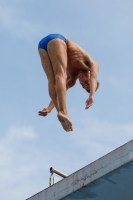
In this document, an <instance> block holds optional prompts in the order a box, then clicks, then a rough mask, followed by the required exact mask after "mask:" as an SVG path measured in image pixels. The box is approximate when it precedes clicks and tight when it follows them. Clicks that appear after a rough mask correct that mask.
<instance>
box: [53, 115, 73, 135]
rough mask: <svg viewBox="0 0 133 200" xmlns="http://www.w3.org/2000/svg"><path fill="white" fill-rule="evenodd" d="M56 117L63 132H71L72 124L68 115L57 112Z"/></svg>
mask: <svg viewBox="0 0 133 200" xmlns="http://www.w3.org/2000/svg"><path fill="white" fill-rule="evenodd" d="M57 117H58V119H59V121H60V122H61V125H62V127H63V128H64V130H65V131H67V132H68V131H73V127H72V122H71V121H70V119H69V117H68V115H65V114H63V113H61V112H59V113H58V115H57Z"/></svg>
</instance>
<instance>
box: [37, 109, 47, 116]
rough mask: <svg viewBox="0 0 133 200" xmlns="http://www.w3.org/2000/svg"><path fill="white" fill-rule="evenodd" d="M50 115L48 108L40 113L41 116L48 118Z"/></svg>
mask: <svg viewBox="0 0 133 200" xmlns="http://www.w3.org/2000/svg"><path fill="white" fill-rule="evenodd" d="M49 113H50V110H49V109H48V108H44V109H43V110H42V111H38V115H39V116H43V117H45V116H47V115H48V114H49Z"/></svg>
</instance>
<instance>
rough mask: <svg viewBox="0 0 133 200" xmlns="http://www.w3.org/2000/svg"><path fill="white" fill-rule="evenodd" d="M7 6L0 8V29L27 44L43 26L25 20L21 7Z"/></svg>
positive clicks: (30, 20) (37, 34)
mask: <svg viewBox="0 0 133 200" xmlns="http://www.w3.org/2000/svg"><path fill="white" fill-rule="evenodd" d="M7 5H8V4H7ZM7 5H6V4H5V5H2V6H1V7H0V24H1V29H3V30H6V31H7V32H9V33H10V34H12V35H14V36H16V37H18V38H21V39H24V40H26V41H28V42H29V41H30V40H32V39H33V38H36V37H38V36H39V34H40V32H41V31H40V30H41V29H42V28H41V27H42V26H43V25H42V23H41V22H39V21H35V20H32V19H28V18H26V17H25V11H24V10H23V9H22V8H21V7H17V6H16V7H12V6H9V5H8V6H7Z"/></svg>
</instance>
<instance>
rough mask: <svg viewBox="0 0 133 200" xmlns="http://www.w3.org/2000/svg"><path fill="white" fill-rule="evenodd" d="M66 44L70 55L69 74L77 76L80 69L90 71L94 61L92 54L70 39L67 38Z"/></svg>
mask: <svg viewBox="0 0 133 200" xmlns="http://www.w3.org/2000/svg"><path fill="white" fill-rule="evenodd" d="M66 44H67V57H68V62H67V71H68V74H69V76H70V77H71V78H72V77H75V76H77V74H78V72H79V70H86V71H90V70H91V62H93V59H92V58H91V57H90V55H89V54H88V53H87V52H86V51H85V50H83V49H82V48H81V47H80V46H78V45H77V44H76V43H74V42H72V41H71V40H69V39H67V43H66Z"/></svg>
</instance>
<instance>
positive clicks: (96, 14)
mask: <svg viewBox="0 0 133 200" xmlns="http://www.w3.org/2000/svg"><path fill="white" fill-rule="evenodd" d="M132 11H133V1H132V0H126V1H125V0H113V1H109V0H97V1H96V0H93V1H92V0H63V1H62V0H57V1H53V0H39V1H35V0H19V1H17V0H12V1H11V0H0V36H1V37H0V46H1V50H0V94H1V95H0V105H1V106H0V107H1V109H0V110H1V112H0V199H2V200H7V199H9V198H10V199H13V200H18V199H19V200H24V199H26V198H28V197H30V196H32V195H33V194H35V193H37V192H39V191H41V190H43V189H44V188H46V187H48V185H49V176H50V173H49V168H50V167H55V168H57V169H58V170H60V171H62V172H64V173H65V174H68V175H69V174H71V173H73V172H75V171H76V170H78V169H80V168H82V167H84V166H85V165H87V164H89V163H90V162H92V161H94V160H96V159H98V158H99V157H101V156H103V155H105V154H106V153H108V152H110V151H112V150H113V149H115V148H117V147H118V146H120V145H123V144H124V143H126V142H128V141H129V140H131V139H132V138H133V103H132V102H133V78H132V77H133V62H132V61H133V23H132V19H133V12H132ZM49 33H60V34H63V35H64V36H67V37H68V38H69V39H71V40H73V41H74V42H76V43H78V44H79V45H80V46H81V47H82V48H84V49H85V50H86V51H87V52H88V53H89V54H90V55H91V56H92V57H93V58H94V59H95V60H96V61H97V62H98V63H99V67H100V70H99V75H98V79H99V81H100V88H99V90H98V91H97V93H96V95H95V103H94V105H93V106H92V107H91V108H90V109H89V110H85V101H86V99H87V98H88V94H87V93H86V92H85V91H84V90H83V89H82V87H81V86H80V85H79V83H78V81H77V84H76V86H75V87H73V88H72V89H70V90H69V91H68V93H67V107H68V111H69V115H70V118H71V120H72V122H73V127H74V131H73V132H65V131H64V130H63V129H62V127H61V125H60V123H59V122H58V120H57V113H56V111H55V110H53V111H52V112H51V113H50V114H49V115H48V116H47V117H46V118H44V117H39V116H38V111H39V110H41V109H43V108H44V107H46V106H47V105H48V103H49V101H50V98H49V95H48V89H47V80H46V76H45V74H44V72H43V69H42V66H41V63H40V58H39V55H38V50H37V46H38V42H39V41H40V40H41V39H42V38H43V37H44V36H46V35H47V34H49Z"/></svg>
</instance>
